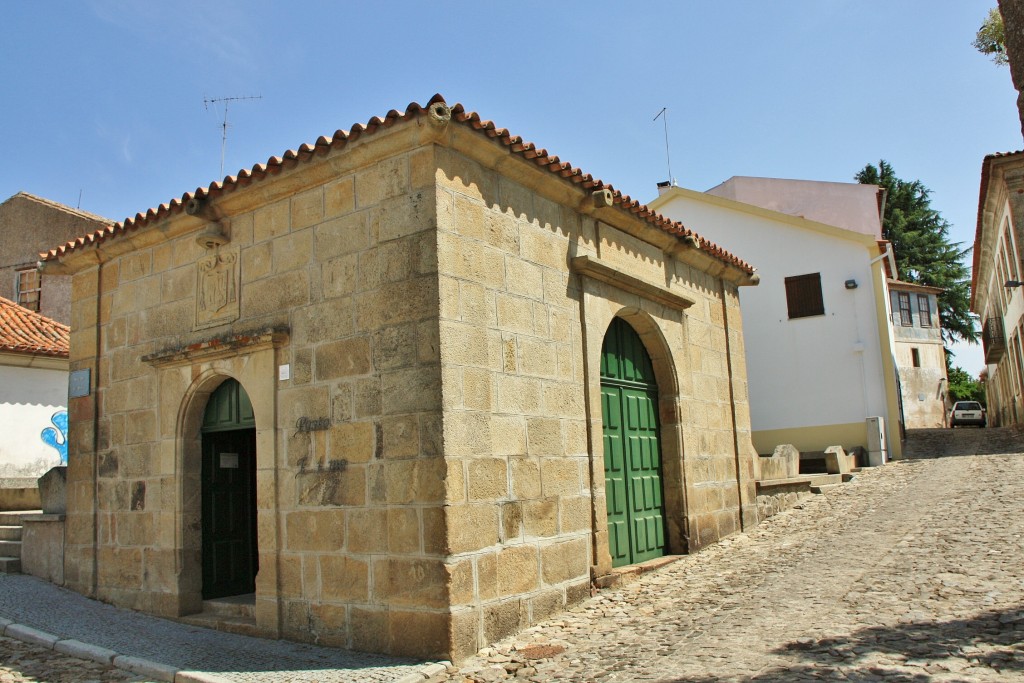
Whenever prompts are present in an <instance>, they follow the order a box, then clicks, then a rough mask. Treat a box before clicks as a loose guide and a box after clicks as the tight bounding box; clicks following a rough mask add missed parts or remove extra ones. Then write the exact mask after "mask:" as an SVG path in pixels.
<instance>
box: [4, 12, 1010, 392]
mask: <svg viewBox="0 0 1024 683" xmlns="http://www.w3.org/2000/svg"><path fill="white" fill-rule="evenodd" d="M994 4H995V0H905V1H901V2H892V0H856V1H855V0H780V1H777V2H764V1H763V0H756V1H755V0H742V1H720V2H711V1H705V2H694V1H690V0H677V1H676V2H648V3H631V4H630V5H628V6H627V4H626V3H611V2H589V3H568V2H551V1H550V0H548V1H545V2H518V3H507V4H497V3H489V2H475V3H459V2H445V1H444V0H441V1H438V2H404V1H401V0H395V1H393V2H390V3H358V4H356V3H352V4H349V3H342V2H305V1H303V0H291V1H289V2H271V1H270V0H247V1H245V2H242V1H240V0H218V1H217V2H197V1H193V0H178V1H175V2H164V3H156V2H143V1H142V0H139V1H137V2H129V1H128V0H83V1H80V2H71V1H70V0H65V1H56V0H53V1H45V2H43V1H37V2H8V3H5V4H4V5H3V8H2V14H0V17H2V20H0V46H2V47H0V49H2V51H3V58H2V59H0V83H2V86H3V92H4V93H5V97H4V100H5V105H4V106H3V107H2V108H0V124H2V125H0V130H2V131H3V138H2V139H3V143H4V148H5V151H6V153H7V155H8V156H7V158H8V163H7V164H5V165H4V167H3V168H2V169H0V199H2V198H6V197H7V196H10V195H11V194H14V193H15V192H17V191H19V190H25V191H28V192H33V193H35V194H39V195H42V196H45V197H48V198H50V199H54V200H57V201H60V202H64V203H66V204H69V205H71V206H76V205H78V203H79V194H80V193H81V208H82V209H84V210H87V211H91V212H93V213H98V214H100V215H103V216H107V217H109V218H112V219H114V220H122V219H124V218H125V217H127V216H130V215H134V214H135V213H136V212H139V211H145V210H146V209H147V208H149V207H152V206H155V205H158V204H160V203H162V202H165V201H168V200H169V199H171V198H172V197H176V196H180V195H181V194H183V193H184V192H187V191H190V190H193V189H195V188H196V187H199V186H205V185H207V184H209V183H210V182H211V181H212V180H214V179H216V178H218V177H219V175H220V153H221V149H220V122H221V120H222V116H223V109H219V108H217V107H216V106H214V107H204V104H203V100H204V98H217V97H224V96H248V95H261V96H262V99H260V100H253V101H244V102H237V103H235V104H234V105H233V106H232V107H231V109H230V124H231V127H230V129H229V132H228V143H227V152H226V164H225V173H229V174H230V173H234V172H236V171H237V170H238V169H240V168H243V167H249V166H252V165H253V164H255V163H258V162H262V161H265V160H266V159H267V158H268V157H270V156H273V155H277V154H280V153H282V152H283V151H285V150H286V149H290V148H295V147H297V146H298V145H300V144H301V143H303V142H312V141H314V140H315V139H316V138H317V137H318V136H320V135H330V134H331V133H333V132H334V131H335V130H336V129H339V128H343V129H348V128H350V127H351V125H352V124H353V123H356V122H365V121H366V120H367V119H369V118H370V117H371V116H374V115H383V114H385V113H386V112H387V111H388V110H389V109H392V108H396V109H403V108H404V107H405V106H406V105H407V104H408V103H409V102H412V101H417V102H421V103H424V102H426V100H427V99H429V98H430V97H431V96H432V95H433V94H434V93H435V92H440V93H442V94H443V95H444V96H445V97H446V98H447V99H448V101H449V102H462V103H463V104H464V105H465V106H466V107H467V108H468V109H472V110H475V111H478V112H479V113H480V114H481V115H482V116H484V117H485V118H489V119H492V120H493V121H495V123H497V124H498V125H499V126H503V127H506V128H508V129H509V130H511V131H512V132H513V133H515V134H517V135H521V136H523V137H524V138H526V139H527V140H530V141H532V142H535V143H537V144H538V145H540V146H542V147H545V148H547V149H548V151H549V152H551V153H554V154H558V155H559V156H560V157H561V158H562V159H564V160H567V161H570V162H572V163H573V164H574V165H576V166H579V167H581V168H582V169H584V170H585V171H587V172H589V173H592V174H593V175H595V176H597V177H600V178H602V179H603V180H605V181H608V182H611V183H612V184H614V185H615V186H616V187H617V188H619V189H621V190H622V191H624V192H626V193H628V194H630V195H632V196H633V197H635V198H637V199H640V200H642V201H649V200H650V199H652V198H653V197H654V196H655V195H656V189H655V183H657V182H658V181H661V180H665V179H666V178H667V176H668V171H667V169H666V155H665V139H664V130H663V128H662V125H661V122H660V121H658V122H654V121H652V119H653V118H654V116H655V114H657V113H658V111H659V110H660V109H661V108H662V107H668V115H669V140H670V146H669V149H670V152H671V159H672V172H673V175H674V176H675V178H676V180H677V182H678V183H679V184H680V185H683V186H685V187H690V188H693V189H697V190H705V189H708V188H709V187H712V186H714V185H716V184H718V183H719V182H721V181H723V180H725V179H727V178H729V177H730V176H733V175H752V176H772V177H782V178H802V179H809V180H828V181H850V180H852V177H853V175H854V174H855V173H856V172H857V171H858V170H859V169H860V168H862V167H863V166H864V165H865V164H867V163H873V162H877V161H878V160H879V159H882V158H884V159H886V160H887V161H889V162H890V163H892V165H893V166H894V168H895V170H896V173H897V174H898V175H900V176H901V177H903V178H908V179H919V180H921V181H922V182H924V184H925V185H926V186H928V187H929V188H930V189H931V190H932V200H933V205H934V206H935V207H936V208H937V209H939V210H940V211H941V212H942V214H943V216H944V217H945V218H946V219H948V220H949V221H950V222H952V223H953V231H952V237H953V239H954V240H955V241H959V242H963V243H964V246H965V247H966V246H970V244H971V243H972V242H973V238H974V229H975V226H976V222H977V210H978V182H979V174H980V169H981V160H982V158H983V157H984V155H985V154H988V153H991V152H996V151H1007V150H1016V149H1020V148H1021V147H1022V140H1021V133H1020V126H1019V122H1018V119H1017V113H1016V106H1015V97H1016V93H1015V92H1014V90H1013V88H1012V86H1011V83H1010V76H1009V72H1008V70H1007V69H1006V68H1005V67H996V66H995V65H993V64H992V63H991V62H990V61H989V60H987V59H986V58H985V57H984V56H983V55H980V54H978V53H977V52H975V50H974V48H973V47H972V46H971V44H970V43H971V40H972V39H973V37H974V33H975V31H976V30H977V28H978V26H979V25H980V23H981V21H982V20H983V19H984V17H985V14H986V12H987V11H988V9H989V7H991V6H993V5H994ZM690 227H692V228H693V229H695V230H696V231H697V232H700V226H696V225H695V226H690ZM724 246H727V247H728V245H724ZM738 255H739V256H741V257H743V258H745V259H747V260H748V261H750V262H752V263H754V264H755V265H756V264H757V258H756V255H753V254H751V255H747V254H738ZM959 360H960V361H961V364H962V365H964V367H965V368H966V369H968V370H969V371H971V372H972V373H977V371H978V370H980V369H981V367H982V360H981V353H980V351H979V350H977V347H975V349H973V350H966V351H960V355H959Z"/></svg>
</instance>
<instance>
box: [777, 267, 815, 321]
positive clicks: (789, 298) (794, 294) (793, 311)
mask: <svg viewBox="0 0 1024 683" xmlns="http://www.w3.org/2000/svg"><path fill="white" fill-rule="evenodd" d="M786 305H787V307H788V308H789V318H790V320H792V319H793V318H807V317H810V316H812V315H825V302H824V300H823V299H822V298H821V273H810V274H808V275H794V276H793V277H787V278H786Z"/></svg>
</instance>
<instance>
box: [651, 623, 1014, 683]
mask: <svg viewBox="0 0 1024 683" xmlns="http://www.w3.org/2000/svg"><path fill="white" fill-rule="evenodd" d="M772 652H773V654H778V655H788V656H791V657H794V658H795V659H796V660H797V662H795V663H794V664H793V666H789V667H777V668H775V669H770V670H767V671H762V672H760V673H758V674H755V675H753V676H747V677H737V676H728V677H725V678H722V677H718V676H715V675H713V674H712V675H708V676H706V677H682V678H672V679H662V680H663V681H664V682H665V683H667V681H670V680H671V681H679V682H682V681H694V682H700V681H709V682H710V681H720V680H730V681H794V680H822V679H833V680H835V679H838V680H847V681H869V680H870V681H878V680H880V679H884V680H885V681H887V682H888V681H895V682H896V683H911V682H913V683H918V682H921V681H930V680H932V675H941V674H945V675H947V676H948V675H950V674H952V675H953V676H958V675H960V674H958V672H960V671H962V670H963V669H965V668H967V667H984V668H987V669H989V670H990V672H989V675H990V676H997V677H998V676H999V675H1000V674H1002V675H1006V674H1007V673H1011V672H1022V671H1024V605H1015V606H1013V607H1008V608H1005V609H1000V610H991V611H988V612H983V613H981V614H979V615H978V616H976V617H974V618H971V619H956V620H952V621H941V622H912V623H909V624H899V625H897V626H892V627H889V626H874V627H869V628H863V629H860V630H858V631H855V632H854V633H852V634H851V635H850V636H848V637H837V638H827V639H823V640H814V639H810V638H807V639H804V638H801V639H798V640H794V641H791V642H789V643H786V644H785V645H782V646H781V647H778V648H776V649H775V650H773V651H772ZM879 660H888V661H887V662H883V661H879ZM978 673H979V672H978V669H977V668H975V669H973V670H972V671H971V672H965V673H964V674H962V676H963V677H962V678H960V677H958V678H957V679H956V680H977V678H976V677H977V675H978Z"/></svg>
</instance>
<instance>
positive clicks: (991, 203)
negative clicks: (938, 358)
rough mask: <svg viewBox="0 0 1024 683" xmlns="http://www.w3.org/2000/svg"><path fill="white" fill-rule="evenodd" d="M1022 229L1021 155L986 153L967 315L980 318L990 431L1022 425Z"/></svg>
mask: <svg viewBox="0 0 1024 683" xmlns="http://www.w3.org/2000/svg"><path fill="white" fill-rule="evenodd" d="M1022 225H1024V152H1010V153H1006V154H990V155H989V156H987V157H985V160H984V161H983V162H982V166H981V196H980V199H979V205H978V228H977V233H976V234H975V236H974V267H973V268H972V270H971V278H972V279H971V310H972V311H973V312H975V313H977V314H978V315H979V316H981V340H982V344H983V345H984V347H985V370H984V371H983V375H984V381H985V397H986V400H987V402H988V424H989V426H991V427H1005V426H1011V425H1019V424H1021V423H1022V422H1024V400H1022V396H1024V347H1022V344H1024V339H1022V338H1024V291H1022V290H1024V288H1022V287H1021V286H1020V283H1021V281H1022V280H1024V270H1022V267H1021V260H1020V255H1021V249H1020V243H1021V240H1022V239H1024V233H1022V230H1021V226H1022ZM1007 285H1009V286H1007Z"/></svg>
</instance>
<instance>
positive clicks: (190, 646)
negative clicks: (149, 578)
mask: <svg viewBox="0 0 1024 683" xmlns="http://www.w3.org/2000/svg"><path fill="white" fill-rule="evenodd" d="M0 620H5V621H6V622H9V623H5V624H3V622H0V624H3V625H2V626H0V628H2V629H3V631H4V635H6V636H8V637H14V638H18V639H20V640H25V641H30V642H32V643H34V644H37V645H40V646H42V647H46V648H51V649H53V648H55V647H56V646H59V645H61V643H73V642H74V641H77V642H78V643H81V644H86V645H87V646H90V648H91V649H92V651H94V652H96V653H99V654H102V655H103V656H104V657H105V656H107V654H108V653H114V657H113V658H112V661H113V663H114V665H115V666H119V667H121V668H124V669H127V670H129V671H132V672H135V673H137V674H140V675H142V676H143V678H144V679H146V680H150V679H152V680H180V681H188V680H192V681H201V680H218V679H219V680H221V681H236V682H246V681H254V682H255V681H268V682H274V681H289V682H293V681H294V682H296V683H298V682H305V681H309V682H323V683H335V682H338V683H347V682H349V681H372V682H376V681H381V682H386V681H390V682H398V683H413V682H414V681H424V680H426V678H427V677H428V676H431V675H435V674H437V673H438V668H437V666H436V665H434V666H431V665H430V663H424V662H420V661H416V660H411V659H403V658H398V657H388V656H385V655H375V654H367V653H361V652H351V651H347V650H340V649H336V648H326V647H317V646H315V645H307V644H302V643H293V642H290V641H285V640H267V639H264V638H252V637H249V636H242V635H236V634H232V633H223V632H220V631H212V630H209V629H205V628H201V627H198V626H190V625H186V624H181V623H178V622H174V621H169V620H166V619H160V618H158V617H153V616H149V615H146V614H141V613H138V612H133V611H131V610H126V609H121V608H118V607H113V606H111V605H107V604H104V603H101V602H98V601H95V600H90V599H88V598H86V597H84V596H82V595H79V594H78V593H74V592H72V591H68V590H65V589H63V588H59V587H57V586H54V585H52V584H50V583H47V582H45V581H42V580H40V579H37V578H35V577H31V576H24V575H17V574H0ZM67 647H75V646H73V645H72V646H65V648H67ZM77 656H78V657H82V658H85V659H91V658H90V657H87V656H86V652H85V650H83V651H82V653H81V654H78V655H77ZM442 670H443V667H442ZM181 672H193V673H191V674H189V675H185V674H183V673H181ZM176 674H177V678H175V675H176ZM200 674H209V676H208V677H206V678H204V677H203V676H201V675H200ZM0 680H2V679H0Z"/></svg>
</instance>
